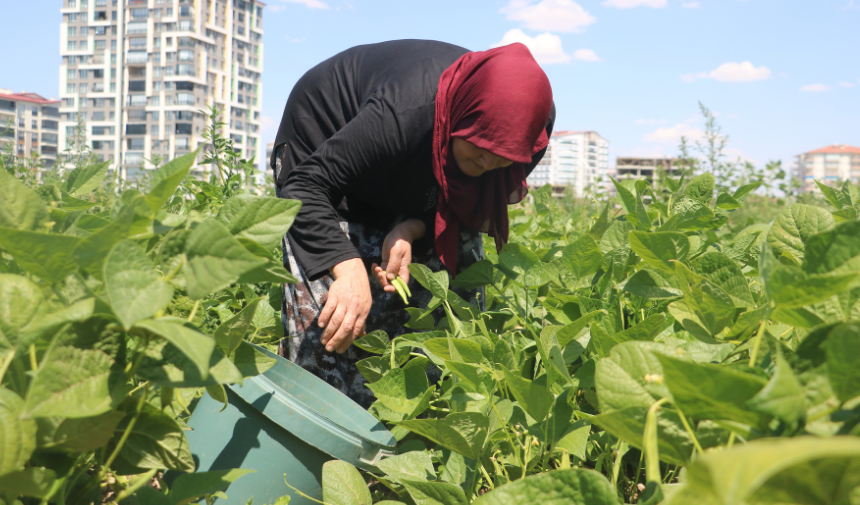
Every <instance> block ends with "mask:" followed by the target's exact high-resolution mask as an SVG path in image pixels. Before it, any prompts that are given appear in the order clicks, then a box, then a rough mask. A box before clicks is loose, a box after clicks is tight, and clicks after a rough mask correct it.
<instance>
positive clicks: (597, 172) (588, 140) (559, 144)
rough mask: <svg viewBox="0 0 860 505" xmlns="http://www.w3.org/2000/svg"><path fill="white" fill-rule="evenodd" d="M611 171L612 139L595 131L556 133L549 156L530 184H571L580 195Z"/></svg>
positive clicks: (530, 177) (530, 180)
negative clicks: (610, 143)
mask: <svg viewBox="0 0 860 505" xmlns="http://www.w3.org/2000/svg"><path fill="white" fill-rule="evenodd" d="M608 170H609V141H608V140H606V139H604V138H603V137H601V136H600V134H598V133H597V132H593V131H558V132H553V134H552V137H551V138H550V140H549V147H548V148H547V151H546V155H545V156H544V157H543V159H542V160H541V161H540V163H538V165H537V166H536V167H535V169H534V170H533V171H532V173H531V174H530V175H529V177H528V183H529V185H530V186H534V187H540V186H543V185H545V184H551V185H553V186H556V187H566V186H571V187H572V188H573V190H574V193H575V194H576V196H577V197H583V196H584V195H585V193H586V191H587V190H588V188H590V187H594V186H597V185H598V184H602V181H603V179H605V177H606V173H607V171H608Z"/></svg>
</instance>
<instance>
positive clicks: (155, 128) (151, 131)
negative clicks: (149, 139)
mask: <svg viewBox="0 0 860 505" xmlns="http://www.w3.org/2000/svg"><path fill="white" fill-rule="evenodd" d="M149 134H150V135H158V125H157V124H154V125H152V126H151V127H150V128H149Z"/></svg>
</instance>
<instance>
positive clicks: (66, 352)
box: [25, 346, 125, 418]
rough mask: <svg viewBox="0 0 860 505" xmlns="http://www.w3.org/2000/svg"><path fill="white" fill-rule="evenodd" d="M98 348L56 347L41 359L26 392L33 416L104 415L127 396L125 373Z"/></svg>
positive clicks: (28, 411)
mask: <svg viewBox="0 0 860 505" xmlns="http://www.w3.org/2000/svg"><path fill="white" fill-rule="evenodd" d="M113 364H114V361H113V359H111V357H110V356H108V355H107V354H105V353H104V352H102V351H99V350H95V349H78V348H76V347H66V346H55V347H52V348H51V349H50V350H49V351H48V352H47V353H46V354H45V356H44V357H43V358H42V363H41V364H40V365H39V368H38V369H37V370H36V374H35V376H34V377H33V382H32V383H31V384H30V388H29V389H28V391H27V398H26V405H25V409H26V413H27V415H28V416H30V417H51V416H60V417H66V418H79V417H90V416H96V415H99V414H103V413H105V412H108V411H109V410H111V408H112V407H113V406H115V405H117V404H118V403H119V401H121V400H122V399H123V398H124V397H125V387H124V380H125V377H124V374H122V373H121V371H119V373H118V371H115V370H111V368H112V367H113Z"/></svg>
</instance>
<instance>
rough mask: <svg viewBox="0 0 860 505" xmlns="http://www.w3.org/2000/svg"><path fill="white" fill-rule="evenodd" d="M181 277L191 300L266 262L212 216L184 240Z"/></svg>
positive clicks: (228, 283)
mask: <svg viewBox="0 0 860 505" xmlns="http://www.w3.org/2000/svg"><path fill="white" fill-rule="evenodd" d="M185 254H186V256H187V257H188V261H187V262H186V264H185V281H186V283H187V291H188V296H189V297H190V298H192V299H194V300H198V299H201V298H203V297H205V296H206V295H208V294H210V293H213V292H215V291H218V290H219V289H223V288H225V287H227V286H229V285H230V284H232V283H234V282H236V281H237V280H238V279H239V277H240V276H241V275H242V274H245V273H247V272H250V271H251V270H254V269H255V268H257V267H260V266H263V265H265V264H266V263H268V260H266V259H264V258H261V257H259V256H255V255H254V254H253V253H251V252H250V251H248V250H247V249H246V248H245V247H244V246H243V245H242V243H241V242H239V241H238V240H237V239H236V238H234V237H233V235H231V234H230V231H229V230H228V229H227V228H226V227H225V226H224V225H223V224H221V223H220V222H218V221H216V220H215V219H206V220H205V221H203V222H202V223H200V225H198V226H197V228H195V229H194V231H193V232H191V235H189V236H188V241H187V242H186V252H185Z"/></svg>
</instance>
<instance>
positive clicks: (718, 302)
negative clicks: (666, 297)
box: [669, 262, 735, 343]
mask: <svg viewBox="0 0 860 505" xmlns="http://www.w3.org/2000/svg"><path fill="white" fill-rule="evenodd" d="M675 275H676V277H677V279H678V287H680V288H681V291H683V293H684V299H683V300H679V301H677V302H672V303H671V304H669V313H670V314H671V315H672V317H674V318H675V320H676V321H678V322H680V323H681V325H682V326H683V327H684V329H685V330H687V331H689V332H690V333H692V334H693V335H695V336H696V337H698V338H700V339H701V340H703V341H704V342H710V343H715V342H714V337H715V336H716V335H717V334H718V333H720V332H721V331H722V330H723V329H724V328H726V327H727V326H729V325H731V324H732V322H733V320H734V316H735V306H734V302H733V301H732V299H731V297H729V295H728V294H727V293H726V292H725V291H723V290H722V288H720V287H718V286H715V285H714V284H713V283H711V282H710V281H709V280H707V279H705V278H703V277H701V276H699V275H696V274H694V273H693V272H691V271H690V269H688V268H687V267H686V266H684V264H683V263H680V262H678V263H675Z"/></svg>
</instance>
